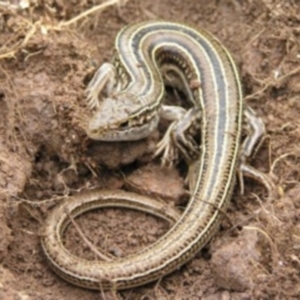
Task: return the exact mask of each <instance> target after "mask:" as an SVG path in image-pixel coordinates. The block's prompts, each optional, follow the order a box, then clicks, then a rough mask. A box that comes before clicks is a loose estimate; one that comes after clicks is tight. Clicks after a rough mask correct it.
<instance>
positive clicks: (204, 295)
mask: <svg viewBox="0 0 300 300" xmlns="http://www.w3.org/2000/svg"><path fill="white" fill-rule="evenodd" d="M92 3H93V4H92ZM122 4H123V5H122ZM99 5H100V1H92V2H91V1H85V0H75V1H71V2H70V1H56V0H46V1H29V0H28V1H6V2H5V1H1V3H0V60H1V65H0V83H1V84H0V200H1V202H0V223H1V229H2V230H1V234H0V259H1V269H0V299H25V298H26V299H45V300H46V299H99V298H100V299H101V298H104V299H110V297H112V295H109V293H108V294H104V295H103V294H102V293H101V292H99V293H97V292H93V291H88V290H85V289H81V288H78V287H75V286H73V285H70V284H68V283H66V282H65V281H64V280H62V279H61V278H59V277H57V276H56V275H55V274H54V273H53V272H52V271H51V270H50V268H49V267H48V265H47V263H46V260H45V258H44V256H43V253H42V251H41V248H40V245H39V234H40V228H41V225H42V223H43V220H44V219H45V217H46V216H47V214H48V213H49V211H50V210H51V208H52V207H53V205H57V203H56V202H57V201H58V199H59V198H60V197H62V196H64V195H70V194H74V193H77V192H79V191H81V190H86V189H90V188H94V187H96V186H97V187H100V188H107V189H122V188H123V189H127V190H132V191H135V192H137V191H138V192H141V193H146V194H149V195H152V196H155V197H158V198H161V199H165V200H164V201H166V202H168V204H169V205H179V206H184V205H185V202H186V198H187V194H186V192H185V187H184V179H185V178H184V176H185V174H183V173H182V172H178V170H176V169H175V168H172V169H164V168H161V167H159V161H158V160H153V159H152V154H153V151H154V149H155V144H156V143H157V141H158V139H159V134H158V132H156V133H154V134H153V135H152V136H151V137H149V138H148V139H146V140H144V141H137V142H130V143H116V144H109V143H101V142H96V141H92V140H90V139H88V138H87V136H86V134H85V132H84V129H83V127H84V119H85V118H88V116H89V113H90V112H89V111H88V109H87V104H86V101H85V92H84V90H85V88H86V86H87V84H88V82H89V80H90V79H91V76H92V74H93V72H94V71H95V69H96V67H97V66H99V65H100V64H102V63H103V62H105V61H109V60H110V59H111V57H112V54H113V43H114V37H115V36H116V34H117V32H118V31H119V30H120V29H121V28H122V27H123V26H124V25H126V24H128V23H132V22H136V21H141V20H147V19H167V20H173V21H180V22H185V23H189V24H191V25H193V26H195V27H200V28H202V27H203V28H206V29H207V30H209V31H211V32H212V33H214V34H215V35H216V36H217V37H218V38H219V39H220V40H221V41H222V42H223V43H224V45H226V47H227V48H228V49H229V50H230V52H231V53H232V54H233V56H234V59H235V61H236V62H237V64H238V66H239V70H240V73H241V79H242V84H243V89H244V92H245V101H246V102H247V104H249V105H250V106H251V107H252V108H253V109H255V111H256V112H257V114H258V115H259V116H261V117H262V118H263V120H264V122H265V124H266V129H267V138H266V140H265V141H264V143H263V145H262V147H261V149H260V150H259V152H258V153H257V155H256V157H255V158H254V159H253V161H252V164H253V165H254V166H255V167H257V168H258V169H259V170H262V171H265V172H269V173H270V175H271V176H272V177H273V178H274V180H275V181H276V185H277V192H278V194H279V196H278V197H276V198H274V199H267V200H266V199H265V197H264V195H265V191H264V188H263V187H262V186H260V185H259V184H257V183H256V182H253V181H251V180H246V181H245V193H244V195H240V192H239V189H238V187H237V188H236V191H235V193H234V196H233V201H232V203H231V205H230V207H229V209H228V211H227V213H226V216H227V218H224V221H223V223H222V226H221V228H220V231H219V233H218V234H217V235H216V237H215V238H214V239H213V241H212V242H211V243H210V245H208V246H207V247H206V248H205V249H203V250H202V251H201V253H199V255H198V256H197V257H196V258H195V259H193V260H192V261H190V262H189V263H188V264H186V265H185V266H184V267H182V268H181V269H180V270H177V271H176V272H174V273H172V274H171V275H169V276H166V277H165V278H162V279H161V280H160V281H159V282H155V283H152V284H149V285H147V286H143V287H140V288H136V289H132V290H129V291H124V292H121V293H119V296H120V297H121V298H122V299H189V300H191V299H192V300H194V299H206V300H207V299H297V298H300V276H299V268H300V256H299V249H300V219H299V215H300V198H299V187H300V185H299V174H300V173H299V170H300V159H299V158H300V150H299V149H300V148H299V140H300V139H299V137H300V127H299V124H300V123H299V121H298V118H299V115H300V96H299V91H300V84H299V82H300V56H299V46H300V39H299V36H300V31H299V28H300V27H299V25H300V19H299V15H300V7H299V5H298V4H297V3H296V2H294V1H281V0H275V1H267V0H253V1H234V0H224V1H203V0H199V1H192V0H187V1H184V2H183V1H174V0H172V1H170V0H166V1H148V0H145V1H142V2H138V1H133V0H132V1H124V3H121V1H120V2H118V1H110V2H107V3H106V4H104V7H105V9H104V8H99ZM90 9H91V10H90ZM89 10H90V11H89ZM47 199H56V200H57V201H55V202H53V201H52V202H51V201H44V200H47ZM30 203H31V204H30ZM78 222H79V223H80V225H81V227H82V228H83V231H84V232H86V233H87V232H88V234H87V235H88V238H89V239H90V240H91V241H93V242H94V244H95V245H99V246H101V247H103V248H104V249H105V250H107V251H108V252H110V253H113V254H114V255H116V256H125V255H127V254H129V253H132V252H134V251H135V250H137V249H139V248H141V247H145V246H146V245H149V244H151V243H153V242H154V241H155V240H156V239H157V238H158V237H159V236H161V235H163V233H164V232H166V230H168V228H169V225H168V224H166V223H164V222H163V221H162V220H159V219H156V218H154V217H152V216H148V215H145V214H142V213H139V212H133V211H131V210H128V211H122V210H120V209H107V210H105V211H104V210H101V211H96V212H91V213H89V214H87V215H84V216H82V217H81V218H80V219H79V220H78ZM232 224H233V225H232ZM241 229H242V230H241ZM103 240H105V242H104V243H103ZM66 244H67V246H68V248H70V249H72V251H73V252H74V253H76V255H83V256H84V257H85V252H86V248H85V247H86V246H85V245H84V243H83V242H82V240H81V239H80V237H79V236H78V235H77V234H76V231H75V230H74V228H72V227H70V228H69V230H68V231H67V233H66Z"/></svg>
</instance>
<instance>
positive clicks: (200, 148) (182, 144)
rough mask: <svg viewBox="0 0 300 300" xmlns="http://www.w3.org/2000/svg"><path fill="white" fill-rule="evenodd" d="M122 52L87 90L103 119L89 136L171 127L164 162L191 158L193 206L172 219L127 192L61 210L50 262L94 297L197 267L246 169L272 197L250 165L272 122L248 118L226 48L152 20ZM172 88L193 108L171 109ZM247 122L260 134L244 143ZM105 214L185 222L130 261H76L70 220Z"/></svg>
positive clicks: (49, 240)
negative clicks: (165, 123)
mask: <svg viewBox="0 0 300 300" xmlns="http://www.w3.org/2000/svg"><path fill="white" fill-rule="evenodd" d="M115 48H116V53H115V56H114V59H113V61H112V63H105V64H103V65H102V66H101V67H100V68H99V69H98V71H97V72H96V73H95V75H94V77H93V79H92V81H91V82H90V84H89V86H88V88H87V93H88V103H89V105H90V107H91V108H92V109H94V114H93V116H92V119H91V120H90V122H89V124H88V125H87V126H86V132H87V134H88V135H89V136H90V137H91V138H93V139H98V140H103V141H122V140H123V141H124V140H126V141H127V140H138V139H142V138H144V137H147V136H148V135H149V134H150V133H151V132H153V130H155V129H156V127H157V125H158V122H159V120H160V119H161V118H164V119H167V120H169V121H170V123H171V125H170V127H169V129H168V130H167V133H166V134H165V136H164V138H163V139H162V141H161V143H160V144H159V146H158V150H157V153H158V154H161V153H163V158H164V159H165V160H169V161H171V162H172V161H173V160H174V159H176V158H177V156H178V153H179V154H180V155H182V156H183V157H184V158H185V160H186V162H187V163H188V165H189V175H188V181H189V188H190V199H189V203H188V205H187V207H186V209H185V210H184V212H183V213H182V215H180V217H179V216H178V215H176V212H174V213H173V212H172V213H170V215H169V216H166V211H165V208H164V206H161V204H160V203H158V202H156V201H154V200H153V202H151V200H149V199H148V200H147V199H146V198H144V197H142V196H139V195H135V194H128V193H126V192H109V191H105V192H103V193H102V192H101V191H98V192H93V193H92V194H87V196H85V195H79V196H74V197H71V199H69V200H68V201H65V202H64V203H63V204H62V205H61V206H59V207H57V208H56V209H54V210H53V211H52V212H51V214H50V216H49V217H48V218H47V220H46V222H45V226H44V231H43V235H42V238H41V243H42V248H43V250H44V252H45V255H46V258H47V260H48V261H49V262H50V266H51V267H52V268H53V270H54V271H55V272H56V273H57V274H58V275H60V276H61V277H62V278H64V279H65V280H67V281H69V282H71V283H73V284H75V285H78V286H82V287H85V288H90V289H116V290H118V289H127V288H131V287H135V286H139V285H142V284H145V283H147V282H151V281H154V280H157V279H159V278H161V277H162V276H164V275H166V274H168V273H170V272H172V271H174V270H176V269H178V268H179V267H180V266H182V265H183V264H185V263H186V262H187V261H188V260H190V259H191V258H192V257H193V256H194V255H195V254H196V253H197V252H198V251H199V250H200V249H201V248H202V247H203V246H204V245H206V243H207V242H208V241H209V240H210V239H211V237H212V236H213V235H214V234H215V233H216V231H217V230H218V227H219V223H220V219H221V216H222V213H221V212H222V211H224V209H225V208H226V207H227V205H228V203H229V201H230V198H231V196H232V191H233V187H234V183H235V178H236V172H237V170H238V169H240V170H242V171H243V172H245V173H247V175H249V176H252V177H255V178H257V179H259V180H261V181H263V182H264V183H265V184H266V185H267V187H268V188H269V189H270V190H271V185H270V184H269V182H268V179H267V177H266V176H265V175H264V174H262V173H260V172H258V171H256V170H255V169H253V168H251V167H249V166H248V165H247V158H248V157H249V156H250V155H251V153H252V151H253V149H254V148H255V147H256V145H257V144H258V143H257V142H258V140H259V139H260V137H261V136H262V134H263V133H264V126H263V123H262V122H261V120H260V119H259V118H257V117H256V116H255V114H254V113H253V111H252V110H250V109H245V107H244V105H243V99H242V91H241V82H240V78H239V75H238V72H237V68H236V65H235V63H234V61H233V59H232V57H231V55H230V54H229V53H228V51H227V50H226V48H225V47H224V46H223V45H222V44H221V43H220V42H219V41H218V39H216V38H215V37H214V36H213V35H211V34H210V33H208V32H207V31H205V30H196V29H194V28H192V27H189V26H187V25H184V24H181V23H175V22H165V21H146V22H142V23H137V24H133V25H129V26H126V27H125V28H124V29H122V30H121V31H120V32H119V34H118V36H117V38H116V42H115ZM165 84H167V85H172V86H173V87H175V88H176V89H179V90H182V91H183V92H184V93H185V94H186V98H187V100H188V104H189V108H187V109H184V108H183V107H176V106H170V105H166V104H163V99H164V95H165ZM99 96H100V98H101V100H98V98H99ZM244 119H247V120H248V121H250V125H251V128H252V133H251V134H249V135H248V136H247V137H246V138H245V139H244V141H242V135H241V132H242V123H243V120H244ZM103 198H104V200H103ZM108 198H109V199H110V200H109V201H111V202H109V201H107V199H108ZM150 202H151V203H150ZM104 206H117V207H119V206H125V207H131V208H136V209H138V210H143V211H147V212H149V213H152V214H155V215H158V216H160V217H165V218H166V219H168V220H171V221H174V222H175V221H176V223H175V224H174V226H173V227H171V229H170V230H169V231H168V232H167V233H166V234H165V235H164V236H162V237H161V238H160V239H158V240H157V241H156V242H155V243H154V244H152V245H151V246H149V247H148V248H146V249H143V250H141V251H139V252H138V253H136V254H133V255H130V256H128V257H125V258H118V259H115V260H112V261H87V260H83V259H80V258H78V257H76V256H74V255H72V254H71V253H70V252H69V251H68V250H67V249H66V248H65V247H64V245H63V242H62V237H61V236H62V234H63V232H64V230H65V228H66V226H67V225H68V223H69V222H70V220H69V218H68V216H70V215H71V216H72V217H76V216H77V215H79V214H81V213H83V212H85V211H88V210H90V209H95V208H99V207H104Z"/></svg>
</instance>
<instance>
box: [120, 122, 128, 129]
mask: <svg viewBox="0 0 300 300" xmlns="http://www.w3.org/2000/svg"><path fill="white" fill-rule="evenodd" d="M128 125H129V122H128V121H124V122H122V123H121V124H120V125H119V127H120V128H122V129H124V128H126V127H128Z"/></svg>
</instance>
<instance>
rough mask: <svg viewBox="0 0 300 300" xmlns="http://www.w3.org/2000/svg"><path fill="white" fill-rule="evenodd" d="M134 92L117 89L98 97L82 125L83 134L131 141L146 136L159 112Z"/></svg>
mask: <svg viewBox="0 0 300 300" xmlns="http://www.w3.org/2000/svg"><path fill="white" fill-rule="evenodd" d="M145 103H147V102H145V101H143V99H142V98H141V97H139V96H137V95H135V94H132V93H128V92H118V93H116V94H114V95H113V96H111V97H108V98H104V99H102V100H101V101H100V103H99V107H97V109H96V111H95V112H94V114H93V116H92V118H91V119H90V121H89V124H88V126H87V128H86V133H87V135H88V136H89V137H90V138H92V139H95V140H101V141H134V140H139V139H142V138H145V137H147V136H148V135H149V134H150V133H151V132H152V131H153V130H154V129H155V128H156V127H157V124H158V121H159V114H158V112H157V111H156V109H155V108H154V109H151V108H148V107H147V106H145Z"/></svg>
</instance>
